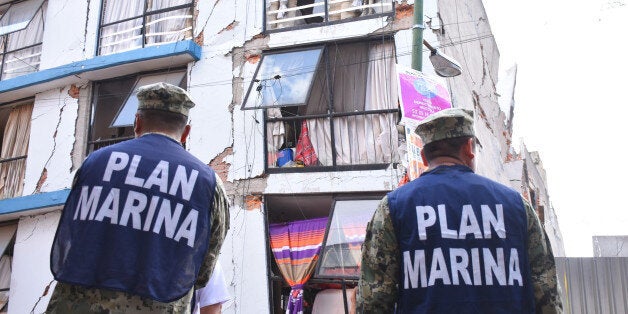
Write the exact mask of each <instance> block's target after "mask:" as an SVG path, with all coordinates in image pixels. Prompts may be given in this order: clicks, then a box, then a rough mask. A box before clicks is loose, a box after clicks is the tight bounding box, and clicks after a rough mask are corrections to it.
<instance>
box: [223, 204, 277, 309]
mask: <svg viewBox="0 0 628 314" xmlns="http://www.w3.org/2000/svg"><path fill="white" fill-rule="evenodd" d="M243 201H244V199H243V198H239V199H236V203H237V204H236V205H234V206H232V207H231V212H230V214H231V229H230V230H229V233H228V234H227V238H226V239H225V243H224V244H223V246H222V249H221V252H220V264H221V265H222V269H223V271H224V275H225V281H226V282H227V285H228V286H229V292H230V294H231V295H232V296H233V301H232V302H229V303H227V304H224V305H223V307H222V312H223V313H233V314H235V313H269V308H268V298H269V295H268V289H267V287H268V281H267V277H266V276H267V269H266V267H267V263H266V261H267V259H266V251H267V250H266V247H267V244H266V239H265V237H264V236H263V235H264V234H265V229H266V228H265V226H264V213H263V212H262V211H261V210H260V209H258V210H245V209H244V204H243Z"/></svg>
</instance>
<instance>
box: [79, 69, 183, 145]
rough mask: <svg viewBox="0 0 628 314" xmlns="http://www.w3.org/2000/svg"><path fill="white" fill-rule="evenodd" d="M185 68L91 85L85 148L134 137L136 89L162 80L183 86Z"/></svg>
mask: <svg viewBox="0 0 628 314" xmlns="http://www.w3.org/2000/svg"><path fill="white" fill-rule="evenodd" d="M185 73H186V72H185V69H178V70H175V71H169V72H152V73H146V74H140V75H133V76H128V77H122V78H115V79H111V80H107V81H102V82H97V83H96V84H95V89H94V100H95V101H94V104H93V107H92V118H91V121H92V122H91V131H90V141H89V142H88V144H89V147H88V152H92V151H94V150H97V149H99V148H101V147H104V146H108V145H111V144H114V143H118V142H122V141H125V140H128V139H131V138H133V137H134V132H133V122H134V120H135V112H136V111H137V105H138V102H137V89H138V88H139V87H141V86H144V85H148V84H153V83H157V82H166V83H170V84H173V85H177V86H180V87H181V88H183V89H186V86H187V80H186V74H185Z"/></svg>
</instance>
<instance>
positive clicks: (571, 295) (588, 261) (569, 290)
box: [556, 257, 628, 314]
mask: <svg viewBox="0 0 628 314" xmlns="http://www.w3.org/2000/svg"><path fill="white" fill-rule="evenodd" d="M556 270H557V273H558V279H559V281H560V286H561V289H562V294H563V308H564V310H565V313H573V314H580V313H582V314H591V313H600V314H602V313H603V314H615V313H617V314H625V313H628V258H626V257H594V258H586V257H583V258H573V257H568V258H565V257H557V258H556Z"/></svg>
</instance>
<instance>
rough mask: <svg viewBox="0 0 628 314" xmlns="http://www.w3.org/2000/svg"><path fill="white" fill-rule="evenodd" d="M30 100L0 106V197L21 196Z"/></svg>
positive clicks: (28, 129)
mask: <svg viewBox="0 0 628 314" xmlns="http://www.w3.org/2000/svg"><path fill="white" fill-rule="evenodd" d="M32 113H33V104H32V102H27V103H18V104H13V105H9V106H3V107H0V136H1V137H0V141H1V142H0V147H1V148H2V150H1V151H0V199H5V198H12V197H18V196H21V195H22V189H23V187H24V184H23V181H24V174H25V172H26V154H27V153H28V140H29V138H30V133H31V132H30V128H31V115H32Z"/></svg>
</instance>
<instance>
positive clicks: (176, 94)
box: [137, 82, 194, 117]
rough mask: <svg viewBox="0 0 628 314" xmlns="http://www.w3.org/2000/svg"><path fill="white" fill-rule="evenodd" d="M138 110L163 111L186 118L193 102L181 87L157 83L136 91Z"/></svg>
mask: <svg viewBox="0 0 628 314" xmlns="http://www.w3.org/2000/svg"><path fill="white" fill-rule="evenodd" d="M137 100H138V101H139V105H138V107H137V109H138V110H140V109H153V110H164V111H170V112H175V113H180V114H182V115H184V116H186V117H187V116H188V115H189V112H190V108H192V107H194V102H193V101H192V99H191V98H190V95H189V94H188V93H187V92H186V91H185V90H184V89H183V88H181V87H179V86H174V85H171V84H168V83H164V82H159V83H155V84H150V85H144V86H142V87H140V88H139V89H138V90H137Z"/></svg>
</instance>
